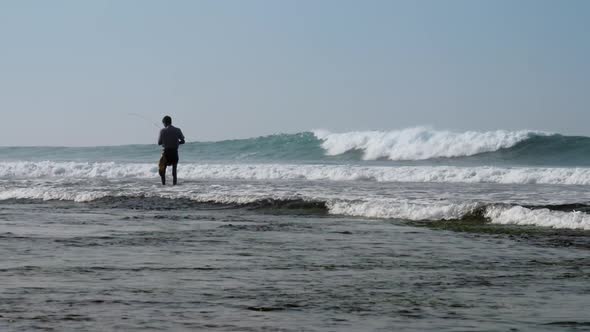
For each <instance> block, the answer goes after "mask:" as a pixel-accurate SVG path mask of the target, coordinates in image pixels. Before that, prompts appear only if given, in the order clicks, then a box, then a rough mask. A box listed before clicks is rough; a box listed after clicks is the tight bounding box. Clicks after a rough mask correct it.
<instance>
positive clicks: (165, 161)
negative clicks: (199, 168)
mask: <svg viewBox="0 0 590 332" xmlns="http://www.w3.org/2000/svg"><path fill="white" fill-rule="evenodd" d="M162 123H163V124H164V129H162V130H160V138H158V145H161V146H162V147H164V150H163V151H162V157H161V158H160V163H159V173H160V177H161V178H162V185H165V184H166V167H167V166H172V184H173V185H176V183H177V179H176V168H177V166H178V146H179V145H180V144H184V135H183V134H182V131H181V130H180V128H176V127H174V126H173V125H172V118H171V117H169V116H168V115H166V116H165V117H164V118H163V119H162Z"/></svg>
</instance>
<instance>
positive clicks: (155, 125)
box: [127, 113, 160, 129]
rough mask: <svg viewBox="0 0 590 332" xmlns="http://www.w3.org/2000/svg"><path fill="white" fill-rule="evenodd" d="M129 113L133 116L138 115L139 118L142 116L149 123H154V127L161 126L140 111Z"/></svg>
mask: <svg viewBox="0 0 590 332" xmlns="http://www.w3.org/2000/svg"><path fill="white" fill-rule="evenodd" d="M127 115H131V116H136V117H138V118H141V119H143V120H145V121H147V122H149V123H151V124H152V125H154V127H156V128H158V129H160V126H158V125H157V124H156V123H155V122H153V121H152V120H150V119H149V118H148V117H146V116H144V115H141V114H138V113H127Z"/></svg>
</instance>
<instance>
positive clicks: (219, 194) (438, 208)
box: [0, 185, 590, 230]
mask: <svg viewBox="0 0 590 332" xmlns="http://www.w3.org/2000/svg"><path fill="white" fill-rule="evenodd" d="M151 188H152V187H151V186H149V187H143V188H140V189H137V188H133V187H128V188H125V187H123V186H115V187H113V188H111V189H104V188H102V189H101V188H94V189H92V188H90V189H81V188H77V189H74V188H68V187H51V186H50V185H36V186H31V187H27V188H22V187H21V188H0V200H9V199H40V200H46V201H47V200H62V201H74V202H90V201H95V200H98V199H101V198H104V197H107V196H113V197H124V196H142V197H162V198H169V199H178V198H183V199H190V200H193V201H195V202H207V203H210V202H214V203H220V204H248V203H253V202H257V201H262V200H268V199H275V200H289V199H300V200H307V201H324V202H326V206H327V208H328V212H329V213H330V214H334V215H344V216H355V217H366V218H384V219H403V220H413V221H428V220H430V221H433V220H454V219H460V218H462V217H464V216H466V215H469V214H471V213H473V212H475V211H477V210H478V209H482V208H483V209H484V217H485V218H488V219H489V220H490V222H492V223H497V224H515V225H531V226H541V227H552V228H566V229H583V230H590V215H588V214H586V213H583V212H561V211H551V210H549V209H528V208H525V207H522V206H506V205H486V204H484V203H481V202H462V203H461V202H448V201H441V202H439V201H425V200H423V199H422V200H400V199H395V198H379V197H373V198H368V199H362V198H356V199H355V198H352V197H351V198H338V197H335V196H334V195H333V194H330V195H327V196H315V195H314V196H310V195H301V194H298V193H296V192H275V191H273V190H270V191H260V190H258V189H256V190H244V188H241V189H236V190H231V189H229V190H228V188H226V189H223V190H219V191H216V190H209V189H207V190H204V191H203V192H195V191H194V190H190V189H189V190H187V188H186V187H184V188H183V190H176V189H177V188H174V189H169V190H160V191H153V190H152V189H151ZM488 204H489V203H488Z"/></svg>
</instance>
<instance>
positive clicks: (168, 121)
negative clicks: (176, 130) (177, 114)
mask: <svg viewBox="0 0 590 332" xmlns="http://www.w3.org/2000/svg"><path fill="white" fill-rule="evenodd" d="M162 123H163V124H164V126H166V127H168V126H169V125H171V124H172V118H171V117H169V116H168V115H166V116H165V117H164V118H163V119H162Z"/></svg>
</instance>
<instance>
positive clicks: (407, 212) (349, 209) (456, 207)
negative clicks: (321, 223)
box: [328, 200, 479, 221]
mask: <svg viewBox="0 0 590 332" xmlns="http://www.w3.org/2000/svg"><path fill="white" fill-rule="evenodd" d="M478 206H479V204H477V203H464V204H453V203H446V204H416V203H410V202H392V201H388V200H372V201H365V202H347V201H334V202H329V203H328V208H329V211H330V213H331V214H338V215H347V216H355V217H368V218H386V219H389V218H396V219H405V220H416V221H420V220H451V219H460V218H461V217H463V216H465V215H467V214H469V213H472V212H473V211H474V210H475V209H476V208H477V207H478Z"/></svg>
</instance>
